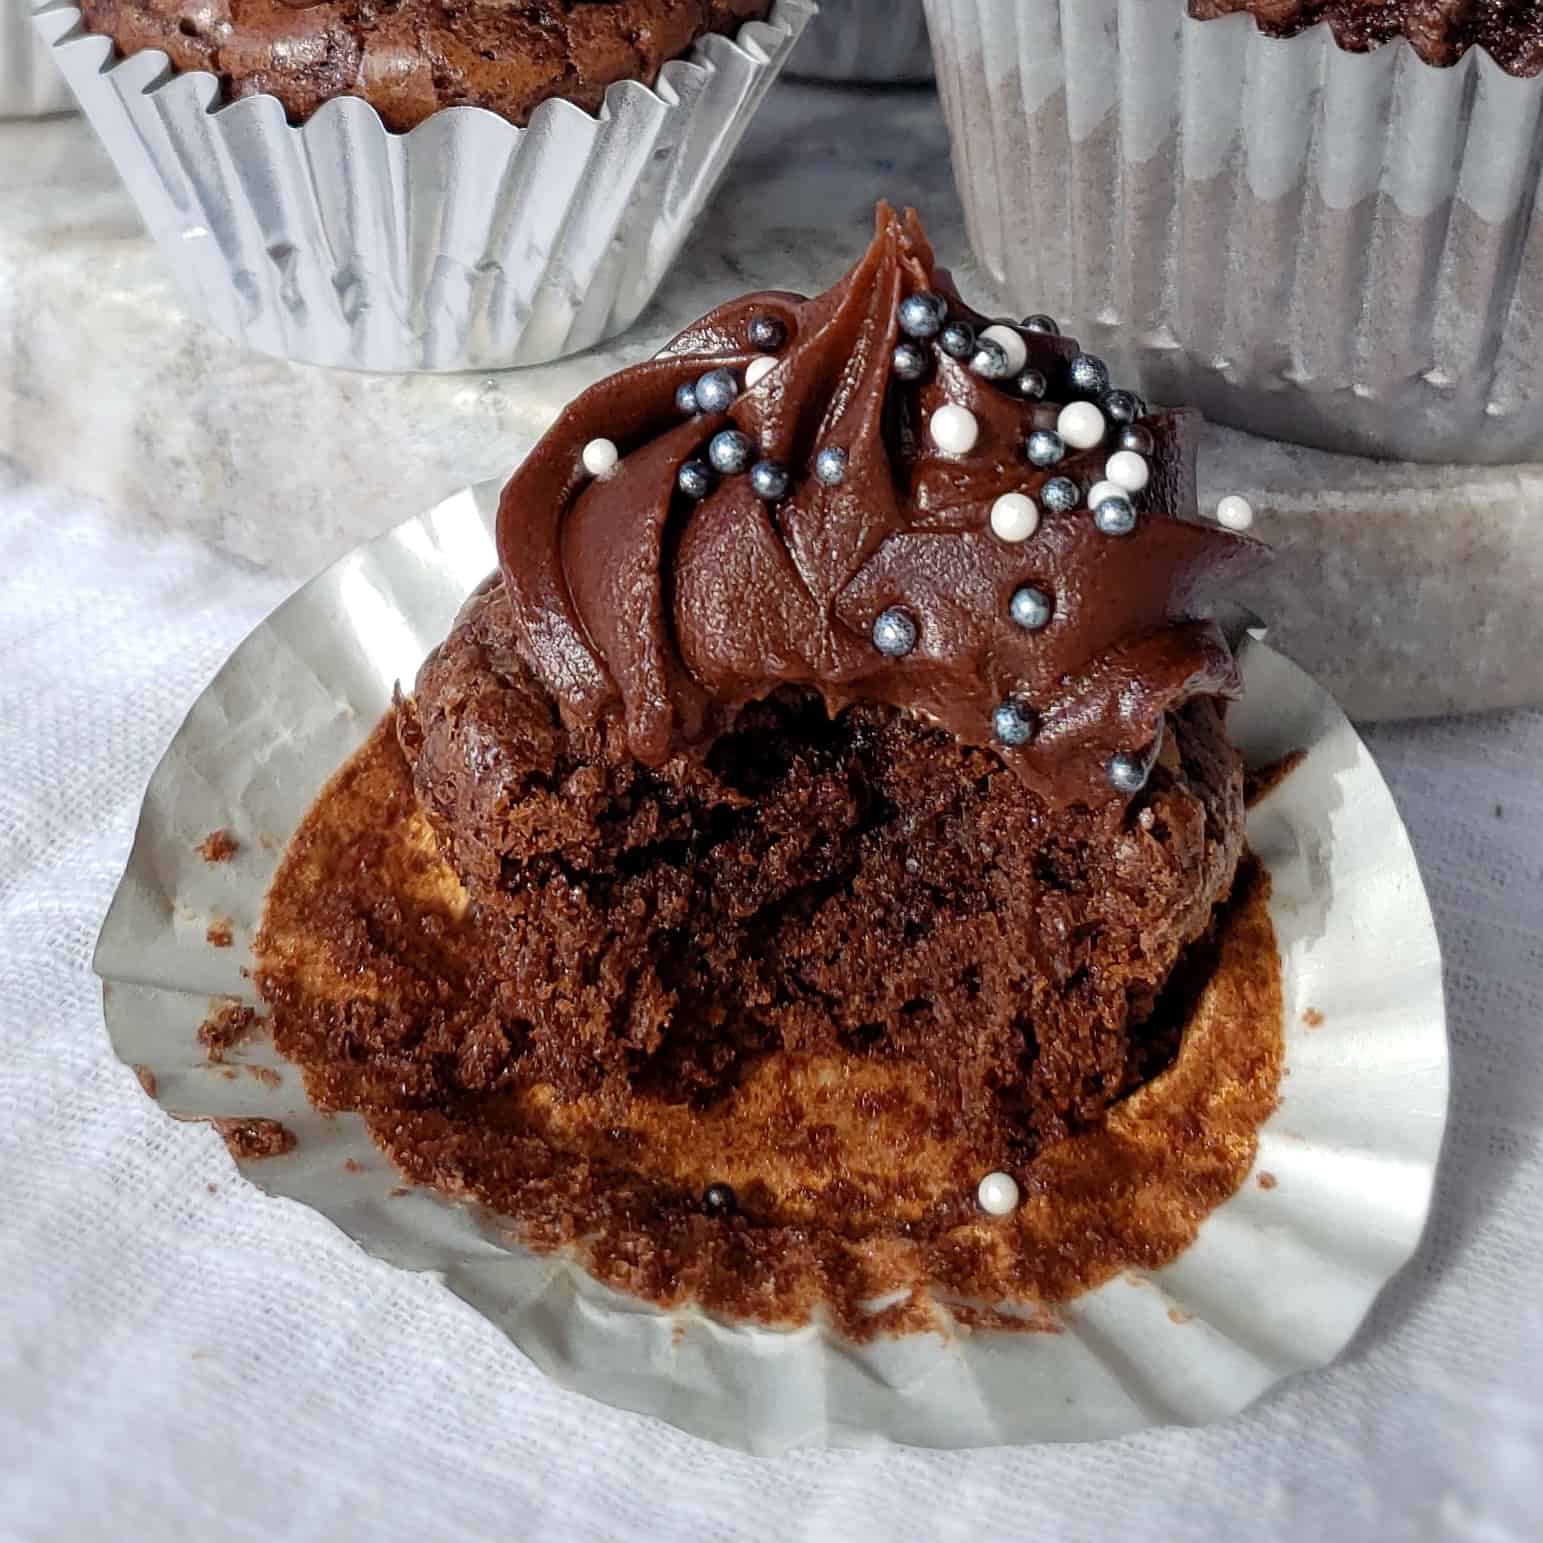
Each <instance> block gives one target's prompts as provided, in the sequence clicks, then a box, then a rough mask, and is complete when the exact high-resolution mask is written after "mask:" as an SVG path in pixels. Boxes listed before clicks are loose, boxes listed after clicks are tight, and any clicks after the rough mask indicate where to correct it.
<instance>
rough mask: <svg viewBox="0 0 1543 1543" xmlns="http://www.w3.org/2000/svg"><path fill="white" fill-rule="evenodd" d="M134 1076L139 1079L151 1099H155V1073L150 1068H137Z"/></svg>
mask: <svg viewBox="0 0 1543 1543" xmlns="http://www.w3.org/2000/svg"><path fill="white" fill-rule="evenodd" d="M134 1075H135V1076H136V1077H138V1078H139V1085H140V1087H142V1088H143V1089H144V1090H145V1092H146V1093H147V1094H149V1096H150V1097H151V1098H154V1097H155V1088H156V1081H155V1073H154V1072H153V1071H151V1070H150V1068H149V1067H148V1066H136V1067H135V1068H134Z"/></svg>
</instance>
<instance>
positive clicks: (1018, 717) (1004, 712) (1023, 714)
mask: <svg viewBox="0 0 1543 1543" xmlns="http://www.w3.org/2000/svg"><path fill="white" fill-rule="evenodd" d="M991 730H992V733H994V734H995V735H996V737H997V738H998V739H999V740H1000V741H1001V742H1002V743H1003V744H1004V745H1026V744H1028V742H1029V741H1030V740H1031V739H1032V738H1033V737H1034V715H1033V713H1031V712H1030V711H1029V710H1028V709H1027V708H1026V707H1022V706H1020V705H1019V704H1018V703H1017V702H1004V703H1003V704H1002V705H1001V706H1000V707H999V708H997V710H996V711H995V712H994V713H992V715H991Z"/></svg>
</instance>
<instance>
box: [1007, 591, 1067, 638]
mask: <svg viewBox="0 0 1543 1543" xmlns="http://www.w3.org/2000/svg"><path fill="white" fill-rule="evenodd" d="M1007 614H1008V615H1009V616H1011V617H1012V619H1013V621H1014V623H1015V624H1016V625H1017V626H1020V627H1022V628H1023V630H1024V631H1025V632H1038V631H1039V630H1040V628H1041V627H1046V626H1048V625H1049V624H1050V618H1051V617H1052V616H1053V615H1054V614H1055V602H1054V601H1053V600H1052V599H1051V598H1050V596H1049V595H1047V594H1046V593H1045V592H1044V590H1042V589H1036V588H1035V587H1034V586H1033V585H1032V584H1025V585H1024V586H1023V588H1022V589H1019V590H1015V591H1014V592H1013V598H1012V600H1011V602H1010V603H1009V604H1008V607H1007Z"/></svg>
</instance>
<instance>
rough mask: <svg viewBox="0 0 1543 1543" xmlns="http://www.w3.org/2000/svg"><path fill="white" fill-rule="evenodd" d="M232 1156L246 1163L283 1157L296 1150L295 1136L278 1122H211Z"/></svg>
mask: <svg viewBox="0 0 1543 1543" xmlns="http://www.w3.org/2000/svg"><path fill="white" fill-rule="evenodd" d="M209 1123H210V1124H211V1125H213V1126H214V1128H215V1129H216V1130H217V1131H218V1132H219V1133H220V1135H221V1136H223V1137H224V1138H225V1145H226V1146H227V1147H229V1148H230V1155H231V1156H232V1157H235V1158H240V1159H242V1160H244V1161H246V1162H258V1161H260V1160H261V1159H263V1158H267V1157H282V1156H283V1155H284V1154H285V1153H286V1152H293V1151H294V1149H295V1133H294V1132H293V1131H292V1130H290V1129H289V1127H288V1126H287V1125H284V1124H282V1123H281V1122H280V1121H278V1120H263V1119H255V1120H211V1121H210V1122H209Z"/></svg>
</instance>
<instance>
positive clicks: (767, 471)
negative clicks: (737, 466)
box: [750, 461, 790, 504]
mask: <svg viewBox="0 0 1543 1543" xmlns="http://www.w3.org/2000/svg"><path fill="white" fill-rule="evenodd" d="M750 486H751V487H752V488H754V489H755V496H756V497H757V498H764V499H765V500H766V502H767V503H769V504H774V503H776V501H777V500H778V499H779V498H786V497H787V496H788V488H789V486H790V479H789V477H788V469H787V467H786V466H784V465H783V464H782V462H781V461H757V462H756V463H755V465H754V466H752V467H751V468H750Z"/></svg>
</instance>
